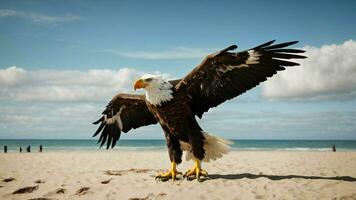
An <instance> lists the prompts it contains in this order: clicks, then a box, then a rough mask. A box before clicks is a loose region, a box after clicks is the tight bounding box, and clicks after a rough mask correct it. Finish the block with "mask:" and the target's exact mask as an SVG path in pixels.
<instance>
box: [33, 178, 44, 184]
mask: <svg viewBox="0 0 356 200" xmlns="http://www.w3.org/2000/svg"><path fill="white" fill-rule="evenodd" d="M35 183H39V184H42V183H45V181H44V180H41V179H39V180H37V181H35Z"/></svg>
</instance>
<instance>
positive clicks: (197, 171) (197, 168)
mask: <svg viewBox="0 0 356 200" xmlns="http://www.w3.org/2000/svg"><path fill="white" fill-rule="evenodd" d="M192 176H193V177H195V178H196V179H197V180H198V181H201V180H200V177H201V176H205V177H207V176H208V172H207V171H205V170H203V169H202V168H201V161H200V160H199V159H195V161H194V167H193V168H192V169H190V170H188V171H187V172H186V173H185V174H184V177H186V178H187V180H191V178H192Z"/></svg>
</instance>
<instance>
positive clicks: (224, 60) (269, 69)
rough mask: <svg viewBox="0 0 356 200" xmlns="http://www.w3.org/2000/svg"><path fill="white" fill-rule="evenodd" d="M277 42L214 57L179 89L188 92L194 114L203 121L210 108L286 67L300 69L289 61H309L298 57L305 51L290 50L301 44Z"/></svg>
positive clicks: (225, 51) (197, 69)
mask: <svg viewBox="0 0 356 200" xmlns="http://www.w3.org/2000/svg"><path fill="white" fill-rule="evenodd" d="M273 42H274V40H273V41H270V42H267V43H265V44H262V45H260V46H257V47H254V48H252V49H249V50H247V51H242V52H237V53H235V52H230V51H231V50H234V49H236V48H237V46H236V45H233V46H230V47H228V48H226V49H224V50H222V51H219V52H217V53H215V54H211V55H209V56H207V57H206V58H205V59H204V60H203V62H202V63H201V64H200V65H198V66H197V67H196V68H195V69H193V70H192V71H191V72H190V73H189V74H188V75H187V76H186V77H184V78H183V79H182V80H181V82H180V83H179V84H177V85H176V89H177V90H184V91H185V92H186V94H187V95H188V96H189V97H190V98H191V102H190V104H191V107H192V109H193V111H194V113H195V114H196V115H197V116H198V117H200V118H201V117H202V115H203V113H204V112H207V111H208V110H209V109H210V108H212V107H215V106H217V105H219V104H221V103H223V102H224V101H226V100H229V99H232V98H234V97H236V96H238V95H240V94H242V93H244V92H246V91H247V90H249V89H251V88H253V87H255V86H257V85H258V84H259V83H261V82H263V81H265V80H267V77H271V76H273V75H274V74H276V73H277V71H280V70H284V69H285V68H284V67H288V66H296V65H299V64H298V63H295V62H291V61H287V59H294V58H306V57H305V56H302V55H297V54H298V53H304V51H303V50H299V49H289V48H286V47H288V46H290V45H293V44H295V43H297V41H294V42H287V43H282V44H276V45H272V43H273Z"/></svg>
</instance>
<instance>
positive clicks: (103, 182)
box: [101, 178, 111, 184]
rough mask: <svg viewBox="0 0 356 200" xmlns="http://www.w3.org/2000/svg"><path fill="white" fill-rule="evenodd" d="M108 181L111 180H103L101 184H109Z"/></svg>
mask: <svg viewBox="0 0 356 200" xmlns="http://www.w3.org/2000/svg"><path fill="white" fill-rule="evenodd" d="M110 181H111V178H110V179H107V180H104V181H101V184H108V183H110Z"/></svg>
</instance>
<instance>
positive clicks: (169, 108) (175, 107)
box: [146, 87, 204, 164]
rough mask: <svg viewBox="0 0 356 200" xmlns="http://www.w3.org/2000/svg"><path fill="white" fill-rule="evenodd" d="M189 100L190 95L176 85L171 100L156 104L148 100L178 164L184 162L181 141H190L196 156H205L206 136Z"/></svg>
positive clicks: (149, 108)
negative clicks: (177, 88)
mask: <svg viewBox="0 0 356 200" xmlns="http://www.w3.org/2000/svg"><path fill="white" fill-rule="evenodd" d="M189 102H190V99H189V98H188V96H187V95H186V94H184V93H183V92H182V90H180V91H177V90H176V89H175V87H174V88H173V99H172V100H171V101H170V102H166V103H163V104H162V105H161V106H154V105H152V104H150V102H148V101H147V100H146V105H147V107H148V110H149V111H150V112H151V113H152V114H153V115H154V117H155V118H156V120H157V121H158V123H159V124H160V125H161V127H162V129H163V131H164V133H165V137H166V141H167V147H168V150H169V156H170V159H171V160H174V161H176V162H177V163H178V164H179V163H181V162H182V159H181V157H182V150H181V148H180V143H179V141H183V142H187V143H190V144H191V146H192V148H194V149H193V152H194V156H195V157H197V158H199V159H203V158H204V148H203V145H204V136H203V134H202V129H201V128H200V126H199V124H198V122H197V121H196V119H195V114H194V112H193V111H192V109H191V107H190V105H189Z"/></svg>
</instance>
